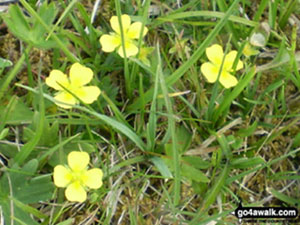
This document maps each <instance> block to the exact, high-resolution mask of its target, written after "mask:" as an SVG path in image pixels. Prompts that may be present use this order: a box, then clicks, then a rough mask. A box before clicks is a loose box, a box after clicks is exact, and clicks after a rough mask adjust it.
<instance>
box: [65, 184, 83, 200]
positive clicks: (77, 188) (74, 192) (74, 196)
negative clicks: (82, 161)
mask: <svg viewBox="0 0 300 225" xmlns="http://www.w3.org/2000/svg"><path fill="white" fill-rule="evenodd" d="M65 195H66V198H67V199H68V200H69V201H71V202H84V201H85V200H86V191H85V190H84V188H83V187H82V186H81V185H80V183H79V182H74V183H72V184H70V185H69V186H68V187H67V189H66V191H65Z"/></svg>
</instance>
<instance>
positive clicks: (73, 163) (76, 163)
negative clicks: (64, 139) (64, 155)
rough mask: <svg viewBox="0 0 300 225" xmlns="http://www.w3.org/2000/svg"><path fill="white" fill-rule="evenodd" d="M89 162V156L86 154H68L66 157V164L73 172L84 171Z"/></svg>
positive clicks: (74, 152)
mask: <svg viewBox="0 0 300 225" xmlns="http://www.w3.org/2000/svg"><path fill="white" fill-rule="evenodd" d="M89 162H90V156H89V154H88V153H87V152H76V151H73V152H70V153H69V155H68V164H69V167H70V168H71V169H72V170H73V171H82V170H85V169H86V167H87V165H88V164H89Z"/></svg>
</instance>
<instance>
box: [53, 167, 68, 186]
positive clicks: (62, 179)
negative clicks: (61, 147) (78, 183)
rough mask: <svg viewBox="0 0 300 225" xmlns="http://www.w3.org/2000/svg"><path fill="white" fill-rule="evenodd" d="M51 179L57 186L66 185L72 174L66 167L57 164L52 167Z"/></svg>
mask: <svg viewBox="0 0 300 225" xmlns="http://www.w3.org/2000/svg"><path fill="white" fill-rule="evenodd" d="M53 180H54V184H55V185H56V186H57V187H66V186H67V185H68V184H69V183H70V182H71V180H72V174H71V173H70V171H69V170H68V169H67V168H66V167H64V166H62V165H58V166H56V167H54V172H53Z"/></svg>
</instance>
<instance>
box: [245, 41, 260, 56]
mask: <svg viewBox="0 0 300 225" xmlns="http://www.w3.org/2000/svg"><path fill="white" fill-rule="evenodd" d="M258 53H259V51H258V50H257V49H255V48H254V47H252V46H251V45H250V44H249V42H247V44H246V45H245V47H244V49H243V54H244V56H246V57H250V56H252V55H257V54H258Z"/></svg>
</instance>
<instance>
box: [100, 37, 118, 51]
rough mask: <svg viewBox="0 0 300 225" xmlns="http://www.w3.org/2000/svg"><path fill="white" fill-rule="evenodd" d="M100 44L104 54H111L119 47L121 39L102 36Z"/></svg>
mask: <svg viewBox="0 0 300 225" xmlns="http://www.w3.org/2000/svg"><path fill="white" fill-rule="evenodd" d="M100 43H101V45H102V50H103V51H104V52H113V51H114V50H115V49H116V47H118V46H120V45H121V37H120V36H116V35H108V34H104V35H102V36H101V38H100Z"/></svg>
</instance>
